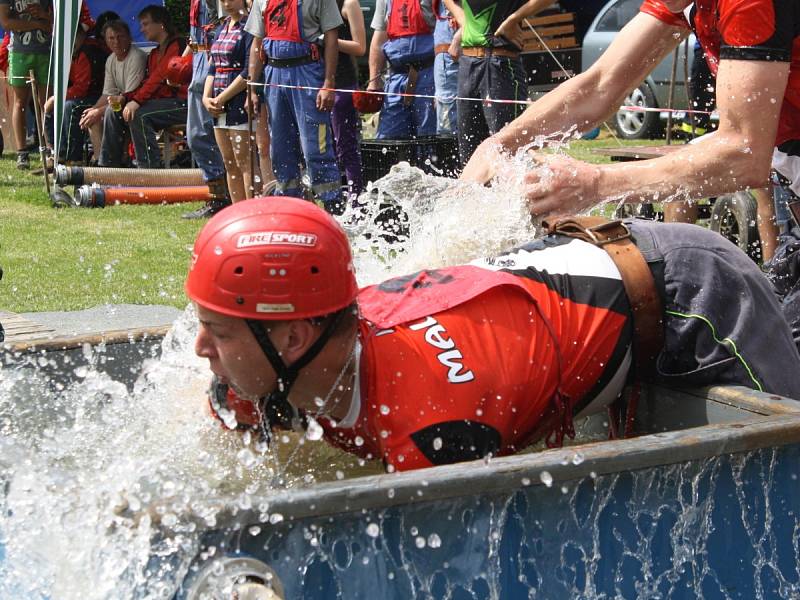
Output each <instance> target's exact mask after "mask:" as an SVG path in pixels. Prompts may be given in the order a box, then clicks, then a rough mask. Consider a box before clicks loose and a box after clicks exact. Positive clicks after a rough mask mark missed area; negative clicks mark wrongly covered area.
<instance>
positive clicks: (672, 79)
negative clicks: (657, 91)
mask: <svg viewBox="0 0 800 600" xmlns="http://www.w3.org/2000/svg"><path fill="white" fill-rule="evenodd" d="M678 48H680V44H678V46H677V47H676V48H675V51H674V52H673V53H672V75H671V76H670V78H669V96H668V97H667V110H668V111H669V112H668V113H667V146H669V145H670V144H671V143H672V103H673V100H674V99H675V75H676V73H677V71H678Z"/></svg>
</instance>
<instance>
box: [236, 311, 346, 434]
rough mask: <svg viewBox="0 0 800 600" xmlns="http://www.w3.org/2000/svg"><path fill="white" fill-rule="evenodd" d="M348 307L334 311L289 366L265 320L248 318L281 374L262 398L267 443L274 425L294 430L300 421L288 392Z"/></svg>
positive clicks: (260, 342) (263, 349)
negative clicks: (317, 334) (308, 344)
mask: <svg viewBox="0 0 800 600" xmlns="http://www.w3.org/2000/svg"><path fill="white" fill-rule="evenodd" d="M347 310H349V307H347V308H343V309H342V310H340V311H338V312H336V313H334V314H333V316H332V317H331V319H330V320H329V322H328V325H327V326H326V327H325V329H324V330H323V331H322V334H321V335H320V336H319V337H318V338H317V339H316V341H315V342H314V343H313V344H312V345H311V347H310V348H309V349H308V350H306V352H305V354H303V356H301V357H300V358H298V359H297V360H296V361H295V362H294V363H292V364H291V365H287V364H286V363H285V362H284V360H283V358H282V357H281V355H280V353H279V352H278V350H277V348H275V345H274V344H273V343H272V340H271V339H270V338H269V335H268V334H267V328H266V327H265V326H264V325H265V322H264V321H259V320H256V319H245V322H246V323H247V326H248V327H249V328H250V331H252V332H253V335H254V336H255V338H256V341H257V342H258V345H259V346H260V347H261V350H262V352H264V356H266V357H267V360H268V361H269V364H270V365H272V368H273V369H274V370H275V373H276V374H277V376H278V382H277V385H276V386H275V389H274V390H273V391H272V392H270V393H269V394H267V395H266V396H264V397H263V398H261V399H260V400H259V406H260V412H261V426H262V430H263V432H264V435H265V436H266V438H267V441H268V442H269V441H270V437H271V434H272V429H273V428H274V427H280V428H282V429H292V428H293V425H294V424H295V423H296V422H298V421H299V420H300V413H299V412H298V410H297V409H296V408H295V407H294V406H292V405H291V403H290V402H289V392H290V391H291V389H292V386H293V385H294V382H295V381H296V380H297V376H298V375H299V373H300V370H301V369H302V368H303V367H305V366H306V365H308V364H309V363H310V362H311V361H312V360H314V359H315V358H316V357H317V355H318V354H319V353H320V352H321V351H322V349H323V348H324V347H325V344H327V343H328V340H329V339H330V338H331V336H332V335H333V332H334V331H336V328H337V327H338V326H339V323H341V321H342V318H343V317H344V314H345V312H346V311H347Z"/></svg>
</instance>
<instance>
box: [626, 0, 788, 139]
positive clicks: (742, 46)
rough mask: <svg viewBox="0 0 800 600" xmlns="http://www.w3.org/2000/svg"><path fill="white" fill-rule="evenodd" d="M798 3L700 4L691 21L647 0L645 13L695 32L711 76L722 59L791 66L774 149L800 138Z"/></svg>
mask: <svg viewBox="0 0 800 600" xmlns="http://www.w3.org/2000/svg"><path fill="white" fill-rule="evenodd" d="M796 6H797V0H696V1H695V2H694V4H693V5H692V7H691V12H690V17H689V18H688V19H687V17H686V16H685V14H684V13H673V12H671V11H670V10H668V9H667V7H666V6H665V5H664V4H663V3H662V2H661V1H660V0H645V1H644V4H642V8H641V10H642V12H644V13H647V14H649V15H652V16H654V17H655V18H657V19H659V20H660V21H662V22H664V23H667V24H669V25H673V26H677V27H684V28H687V29H688V28H691V29H693V30H694V32H695V35H696V36H697V39H698V40H699V41H700V44H701V45H702V46H703V50H704V52H705V55H706V60H707V61H708V65H709V67H710V68H711V72H712V73H714V74H716V72H717V67H718V65H719V61H720V60H721V59H733V60H759V61H780V62H788V63H791V67H790V71H789V82H788V84H787V85H786V91H785V92H784V96H783V106H782V107H781V116H780V122H779V124H778V134H777V138H776V140H775V144H776V145H780V144H782V143H783V142H786V141H789V140H796V139H800V21H799V20H798V19H797V18H796V13H797V8H796Z"/></svg>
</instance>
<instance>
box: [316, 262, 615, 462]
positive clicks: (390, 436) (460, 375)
mask: <svg viewBox="0 0 800 600" xmlns="http://www.w3.org/2000/svg"><path fill="white" fill-rule="evenodd" d="M615 293H616V294H623V295H624V291H622V288H621V283H620V284H619V290H618V291H617V292H615ZM358 303H359V308H360V310H361V315H362V317H363V321H362V323H361V336H360V337H361V343H362V353H361V379H360V386H361V390H360V391H361V402H362V405H361V411H360V414H359V418H358V421H357V423H356V425H355V426H354V427H353V428H352V429H339V428H335V427H332V426H331V424H330V423H328V422H327V421H325V420H322V421H321V423H322V425H323V427H324V428H325V431H326V439H327V440H328V441H329V442H330V443H332V444H334V445H336V446H338V447H340V448H342V449H344V450H346V451H348V452H352V453H355V454H358V455H360V456H364V457H369V458H376V459H377V458H379V459H381V460H383V461H385V462H386V463H387V464H388V465H391V467H392V468H394V469H397V470H407V469H415V468H420V467H426V466H431V465H432V464H437V463H436V462H435V460H436V458H435V456H433V455H434V454H435V452H436V451H442V449H441V445H442V443H444V444H445V446H446V445H448V444H450V443H451V442H441V440H440V441H439V445H440V448H438V449H436V448H434V449H432V448H431V447H428V445H429V444H434V445H435V444H436V442H437V437H439V438H441V439H448V438H447V432H446V430H449V431H450V432H453V431H454V430H459V428H462V427H463V426H464V424H465V423H469V427H472V428H473V429H472V431H471V433H470V435H474V434H475V432H476V431H477V432H478V433H479V435H478V437H480V436H481V435H483V433H484V432H485V433H486V436H487V439H489V438H491V442H492V443H493V444H496V450H494V453H495V454H500V455H503V454H511V453H514V452H517V451H519V450H521V449H522V448H524V447H525V446H527V445H529V444H530V443H532V442H533V441H535V440H536V439H539V438H541V437H543V436H544V435H546V434H547V433H548V432H550V431H554V430H556V429H558V428H559V427H561V426H562V424H565V423H566V427H567V429H569V427H570V423H569V421H570V419H571V416H572V413H573V411H576V410H578V409H579V408H580V406H581V405H582V404H583V403H584V400H585V399H586V398H585V397H586V396H587V394H588V393H589V392H590V390H592V389H593V388H594V386H595V385H596V383H597V382H598V380H600V379H601V378H602V377H603V376H604V374H605V371H606V369H607V367H608V365H609V364H610V363H612V362H614V361H613V360H612V358H611V357H612V355H614V353H615V352H617V351H618V345H619V343H620V340H621V339H622V338H623V331H624V328H625V327H626V323H627V322H628V316H627V315H626V314H620V313H619V312H616V311H615V310H613V309H611V308H601V307H598V306H591V305H589V304H585V303H581V302H573V301H571V300H569V299H568V298H565V297H564V296H562V295H561V294H560V293H559V292H558V291H556V290H555V289H552V288H551V287H549V286H548V285H547V284H545V283H543V282H539V281H535V280H532V279H529V278H526V277H520V276H517V275H514V274H511V273H507V272H501V271H492V270H488V269H483V268H479V267H474V266H461V267H453V268H447V269H441V270H436V271H428V272H422V273H418V274H416V275H414V276H409V277H405V278H398V279H394V280H390V281H388V282H384V283H383V284H381V285H379V286H373V287H369V288H366V289H364V290H362V291H361V293H360V294H359V297H358ZM559 398H560V399H561V400H562V401H563V404H562V405H561V412H562V414H560V415H558V418H556V419H552V417H550V416H549V415H550V412H551V411H552V410H553V409H554V402H558V401H559ZM564 418H566V421H564V420H563V419H564ZM437 428H438V429H437ZM437 430H441V432H442V433H441V434H436V433H430V432H432V431H433V432H436V431H437ZM450 439H452V438H450ZM446 450H447V448H445V451H446ZM453 451H454V452H455V449H453ZM467 454H469V453H468V452H467ZM461 460H464V458H461Z"/></svg>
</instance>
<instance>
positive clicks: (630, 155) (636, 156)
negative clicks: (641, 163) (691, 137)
mask: <svg viewBox="0 0 800 600" xmlns="http://www.w3.org/2000/svg"><path fill="white" fill-rule="evenodd" d="M683 146H685V144H677V145H674V146H627V147H624V148H595V149H594V150H592V152H596V153H597V154H602V155H603V156H610V157H611V158H615V159H618V160H647V159H650V158H661V157H662V156H666V155H667V154H671V153H672V152H676V151H677V150H680V149H681V148H683Z"/></svg>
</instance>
